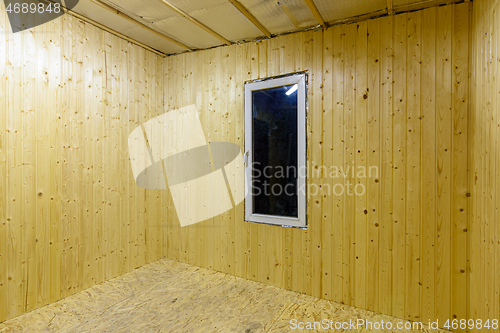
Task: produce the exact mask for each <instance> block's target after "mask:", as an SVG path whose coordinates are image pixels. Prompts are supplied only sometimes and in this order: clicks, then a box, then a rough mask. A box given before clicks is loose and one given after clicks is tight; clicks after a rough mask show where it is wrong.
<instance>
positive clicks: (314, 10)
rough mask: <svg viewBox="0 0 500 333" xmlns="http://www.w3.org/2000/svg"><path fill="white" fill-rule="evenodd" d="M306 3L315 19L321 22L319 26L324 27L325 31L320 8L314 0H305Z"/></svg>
mask: <svg viewBox="0 0 500 333" xmlns="http://www.w3.org/2000/svg"><path fill="white" fill-rule="evenodd" d="M304 2H305V3H306V4H307V7H309V9H310V10H311V12H312V13H313V15H314V17H315V18H316V20H317V21H318V22H319V25H320V26H322V27H323V29H326V24H325V20H323V17H322V16H321V14H320V12H319V10H318V8H317V7H316V5H315V4H314V1H313V0H304Z"/></svg>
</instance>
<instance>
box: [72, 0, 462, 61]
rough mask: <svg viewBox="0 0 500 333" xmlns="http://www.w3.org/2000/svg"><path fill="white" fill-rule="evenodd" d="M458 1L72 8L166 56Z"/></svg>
mask: <svg viewBox="0 0 500 333" xmlns="http://www.w3.org/2000/svg"><path fill="white" fill-rule="evenodd" d="M462 1H464V0H237V1H236V0H80V1H79V3H78V5H77V6H76V7H75V8H73V11H74V12H76V13H77V14H80V15H82V16H84V17H86V18H89V19H91V20H93V21H95V22H97V23H99V24H101V25H103V26H105V27H107V28H109V29H111V30H114V31H115V32H118V33H120V34H122V35H125V36H127V37H129V38H131V39H133V40H135V41H137V42H139V43H142V44H144V45H146V46H149V47H150V48H152V49H155V50H158V51H160V52H161V53H164V54H167V55H169V54H177V53H181V52H185V51H187V50H196V49H205V48H210V47H214V46H218V45H224V44H231V43H238V42H244V41H249V40H254V39H256V38H266V37H269V36H272V35H279V34H283V33H288V32H292V31H298V30H303V29H307V28H312V27H319V26H320V25H323V23H324V25H323V26H324V27H325V26H326V27H327V26H330V25H334V24H337V23H340V22H348V21H349V20H351V21H355V20H356V19H357V20H359V19H361V18H364V17H370V16H373V17H375V16H381V15H387V14H388V13H398V12H404V11H411V10H416V9H422V8H425V7H430V6H434V5H440V4H446V3H454V2H462ZM118 12H119V13H118ZM117 13H118V14H117Z"/></svg>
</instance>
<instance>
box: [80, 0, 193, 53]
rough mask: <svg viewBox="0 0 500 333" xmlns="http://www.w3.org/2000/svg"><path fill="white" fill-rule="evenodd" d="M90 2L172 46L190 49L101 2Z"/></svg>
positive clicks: (95, 0)
mask: <svg viewBox="0 0 500 333" xmlns="http://www.w3.org/2000/svg"><path fill="white" fill-rule="evenodd" d="M90 1H91V2H93V3H95V4H97V5H99V6H101V7H102V8H104V9H106V10H108V11H110V12H112V13H113V14H115V15H117V16H119V17H121V18H123V19H125V20H127V21H129V22H131V23H133V24H135V25H137V26H139V27H141V28H143V29H144V30H146V31H148V32H151V33H153V34H155V35H156V36H158V37H161V38H163V39H164V40H166V41H169V42H170V43H172V44H175V45H177V46H179V47H182V48H183V49H186V50H189V49H190V47H189V46H187V45H186V44H184V43H181V42H179V41H178V40H175V39H173V38H172V37H168V36H166V35H164V34H162V33H160V32H158V31H156V30H154V29H151V28H150V27H148V26H147V25H145V24H144V23H141V22H139V21H137V20H135V19H133V18H132V17H130V16H128V15H127V14H125V13H122V12H120V11H119V10H117V9H115V8H113V7H111V6H110V5H108V4H105V3H104V2H102V1H100V0H90Z"/></svg>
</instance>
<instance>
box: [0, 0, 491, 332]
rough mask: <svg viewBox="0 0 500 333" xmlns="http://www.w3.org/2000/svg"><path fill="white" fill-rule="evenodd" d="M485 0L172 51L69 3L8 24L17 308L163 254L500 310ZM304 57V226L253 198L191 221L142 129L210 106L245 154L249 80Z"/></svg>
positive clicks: (351, 298) (211, 118)
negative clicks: (255, 207)
mask: <svg viewBox="0 0 500 333" xmlns="http://www.w3.org/2000/svg"><path fill="white" fill-rule="evenodd" d="M474 3H475V4H474V6H475V7H477V9H476V10H475V11H474V13H475V14H474V20H473V21H471V8H472V5H471V4H470V3H464V4H458V5H449V6H442V7H439V8H437V7H436V8H429V9H426V10H424V11H416V12H412V13H406V14H399V15H397V16H388V17H382V18H377V19H374V20H370V21H365V22H361V23H356V24H349V25H337V26H335V27H331V28H329V29H328V30H326V31H306V32H301V33H295V34H289V35H285V36H280V37H276V38H273V39H269V40H261V41H258V42H254V43H247V44H242V45H232V46H228V47H220V48H215V49H210V50H205V51H199V52H193V53H187V54H182V55H178V56H173V57H168V58H166V59H163V58H161V57H158V56H156V55H154V54H152V53H151V52H149V51H147V50H144V49H142V48H140V47H138V46H136V45H133V44H130V43H128V42H125V41H123V40H120V39H118V38H117V37H115V36H113V35H111V34H109V33H107V32H104V31H103V30H100V29H98V28H96V27H94V26H92V25H90V24H87V23H84V22H82V21H79V20H77V19H75V18H74V17H72V16H69V15H65V16H63V17H61V18H59V19H57V20H54V21H52V22H49V23H48V24H45V25H42V26H39V27H36V28H34V29H32V30H31V31H30V32H26V33H17V34H12V33H9V32H6V33H4V34H2V36H1V37H0V109H1V111H2V112H0V320H4V319H6V318H11V317H14V316H16V315H19V314H21V313H23V312H26V311H28V310H30V309H33V308H35V307H39V306H42V305H44V304H47V303H48V302H53V301H56V300H58V299H60V298H62V297H65V296H67V295H70V294H72V293H74V292H77V291H79V290H82V289H84V288H87V287H89V286H92V285H94V284H96V283H100V282H102V281H104V280H106V279H109V278H111V277H113V276H116V275H118V274H122V273H124V272H127V271H129V270H131V269H134V268H136V267H138V266H141V265H143V264H145V263H146V262H150V261H153V260H156V259H158V258H161V257H168V258H171V259H175V260H180V261H185V262H189V263H192V264H195V265H199V266H203V267H208V268H212V269H216V270H219V271H222V272H226V273H229V274H232V275H238V276H241V277H244V278H248V279H251V280H255V281H260V282H263V283H266V284H271V285H275V286H279V287H284V288H287V289H291V290H295V291H299V292H304V293H307V294H310V295H314V296H319V297H324V298H327V299H331V300H334V301H338V302H342V303H346V304H351V305H355V306H359V307H363V308H366V309H370V310H374V311H377V312H381V313H385V314H390V315H396V316H400V317H405V318H407V319H410V320H417V321H418V320H422V321H424V322H427V321H428V320H436V319H440V322H441V323H443V322H442V320H443V319H447V318H450V319H453V318H454V317H456V318H458V319H468V318H484V319H487V318H488V317H490V318H493V317H494V316H495V315H497V314H498V307H499V294H498V293H499V290H500V285H499V284H500V278H498V276H497V275H498V274H496V272H497V271H496V269H497V266H498V264H497V263H496V260H497V259H498V256H499V255H500V249H499V247H498V232H499V228H498V226H497V225H498V222H499V220H498V219H499V215H498V212H497V210H498V208H499V207H500V195H498V194H497V191H498V189H499V188H500V174H499V170H500V168H496V167H495V165H497V164H500V153H499V152H498V149H497V147H498V139H499V138H500V136H499V135H500V133H498V132H499V131H500V129H499V122H500V117H499V115H498V111H497V106H498V101H497V99H498V97H497V91H498V89H497V88H495V84H496V80H497V78H496V77H497V76H496V74H497V72H496V71H497V69H498V65H497V61H496V59H498V55H497V54H496V53H495V52H497V48H496V46H497V40H496V34H493V35H492V33H493V32H496V31H495V30H494V29H496V27H497V26H498V24H497V23H496V21H498V17H497V16H498V15H499V14H498V1H486V0H477V1H475V2H474ZM494 9H497V10H496V11H495V10H494ZM7 25H8V19H7V15H6V13H5V9H4V7H3V3H0V28H1V29H2V30H3V31H6V30H7ZM492 36H495V37H492ZM472 41H474V43H473V44H472ZM471 45H472V46H473V48H472V52H471V54H472V58H471V54H470V53H469V50H470V47H471ZM481 50H487V51H488V52H481ZM34 55H35V56H34ZM469 59H471V60H472V62H471V63H472V64H473V66H472V67H471V68H469ZM303 70H307V71H308V72H309V116H308V124H307V133H308V160H309V179H308V181H309V184H311V186H313V187H314V188H311V189H312V191H311V192H310V193H309V197H308V217H309V221H308V229H307V230H300V229H290V228H280V227H276V226H268V225H262V224H254V223H246V222H244V221H243V211H244V209H243V204H242V203H241V204H239V205H238V206H237V207H236V208H235V209H233V210H230V211H228V212H226V213H224V214H221V215H220V216H216V217H213V218H211V219H209V220H207V221H203V222H201V223H198V224H195V225H192V226H188V227H185V228H180V226H179V223H178V221H177V215H176V212H175V207H174V204H173V200H172V197H171V195H170V192H169V191H168V190H166V191H159V190H144V189H141V188H139V187H137V186H136V185H135V182H134V180H133V178H132V172H131V168H130V163H129V161H128V149H127V137H128V134H129V133H130V131H132V130H133V129H135V128H136V127H137V126H140V125H141V124H142V123H144V122H145V121H147V120H149V119H151V118H154V117H156V116H157V115H160V114H162V113H163V112H165V111H169V110H173V109H176V108H179V107H182V106H186V105H190V104H195V105H196V106H197V108H198V110H199V116H200V121H201V123H202V127H203V130H204V133H205V136H206V138H207V141H208V142H216V141H229V142H234V143H237V144H238V145H239V146H240V147H241V148H242V150H243V148H244V147H243V137H244V117H243V116H244V97H243V89H244V81H246V80H251V79H258V78H265V77H269V76H273V75H280V74H285V73H291V72H295V71H303ZM469 71H472V72H473V73H474V75H473V79H474V80H473V81H472V82H473V84H474V85H473V86H472V88H471V89H469V81H468V73H469ZM486 88H489V89H486ZM469 90H470V91H471V94H469ZM470 97H471V98H472V101H473V102H472V103H471V101H470ZM179 130H182V129H179ZM361 166H363V167H365V168H366V169H365V172H366V174H367V176H370V175H371V177H367V178H363V177H359V176H358V174H357V172H354V173H353V172H352V170H353V168H357V167H361ZM325 167H326V168H325ZM330 167H337V168H339V169H340V168H342V170H341V171H340V170H339V173H338V174H337V175H338V177H332V173H331V169H328V168H330ZM347 168H349V170H348V171H347ZM370 168H371V169H370ZM468 170H470V171H469V172H468ZM342 172H343V174H342ZM346 181H349V183H350V184H351V187H350V191H351V192H353V191H354V186H353V185H359V186H361V187H358V189H360V188H364V191H363V193H362V194H360V195H350V194H349V193H348V192H347V191H346V190H347V188H345V185H346ZM469 186H470V190H469ZM339 188H343V189H344V191H343V192H342V193H338V192H339ZM327 190H329V191H330V192H326V191H327ZM469 196H470V197H469ZM471 199H472V200H471ZM184 204H185V205H187V206H188V207H193V209H196V202H189V201H186V202H185V203H184ZM469 236H470V237H469ZM468 265H469V267H468ZM469 269H470V271H468V270H469ZM485 299H486V302H485V301H484V300H485Z"/></svg>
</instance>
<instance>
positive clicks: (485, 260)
mask: <svg viewBox="0 0 500 333" xmlns="http://www.w3.org/2000/svg"><path fill="white" fill-rule="evenodd" d="M472 9H473V10H472V12H473V15H472V22H471V21H470V20H469V21H465V20H462V22H461V24H460V25H456V26H455V30H456V31H458V32H459V33H461V35H462V39H465V38H469V40H470V41H471V43H472V48H471V53H470V55H469V57H470V58H471V64H472V65H471V69H470V70H471V88H470V97H471V103H470V104H469V113H468V114H469V121H468V127H467V128H466V127H465V124H464V122H463V116H460V115H461V114H464V113H465V106H463V105H462V104H461V103H460V102H461V100H462V98H461V97H459V96H463V95H464V94H465V91H464V90H463V89H464V88H463V87H462V86H461V85H462V83H463V74H462V73H461V72H457V71H455V73H454V80H455V81H456V83H455V89H454V93H455V96H454V99H453V102H454V104H455V105H456V106H455V112H454V113H453V117H454V121H456V124H455V127H454V133H453V134H454V142H453V143H455V142H457V144H458V141H462V140H463V138H462V136H459V135H458V134H459V133H464V131H467V135H468V138H469V139H468V158H467V160H468V168H469V186H470V192H469V193H467V195H468V196H470V200H469V203H468V206H466V203H465V202H463V201H456V202H453V203H452V208H453V210H454V214H455V216H454V218H453V221H454V223H455V225H454V228H453V229H452V232H453V238H452V239H454V240H455V239H456V240H458V241H462V242H464V241H466V240H465V239H463V237H461V236H462V235H461V233H460V229H463V228H466V229H468V230H469V234H470V237H469V238H468V241H469V243H468V249H469V251H468V252H467V255H468V262H469V265H470V279H469V289H468V293H467V295H466V296H465V297H467V301H468V302H467V308H465V309H464V308H459V309H458V310H457V311H462V312H467V313H468V315H469V317H471V318H476V319H480V320H482V322H483V323H484V322H486V320H489V323H490V324H491V321H492V320H493V319H498V317H499V312H500V309H499V306H500V278H499V271H500V266H499V264H498V260H499V258H500V245H499V236H500V227H499V223H500V210H499V209H500V194H499V191H500V171H499V170H500V167H499V166H500V150H499V147H500V111H499V105H500V104H499V95H498V94H499V89H500V84H499V79H498V75H499V69H500V67H499V66H498V61H499V59H500V53H499V50H498V46H499V42H500V41H499V33H500V26H499V24H498V22H499V21H498V20H499V19H500V2H499V1H498V0H493V1H484V0H479V1H475V2H474V3H473V8H472ZM467 25H469V29H468V31H469V32H470V34H469V35H468V36H467V35H465V31H464V30H465V28H466V26H467ZM454 52H457V53H458V52H459V53H460V54H461V57H462V58H463V57H464V56H465V50H463V49H462V48H461V47H460V48H459V49H456V50H454ZM454 154H457V155H458V157H459V158H461V160H462V161H463V160H464V158H465V156H464V155H463V152H462V151H460V150H457V149H455V148H454ZM463 163H465V162H463ZM463 172H464V171H463V170H461V169H460V168H459V167H458V165H457V166H456V167H454V170H453V175H454V176H455V177H456V175H458V174H460V173H463ZM453 186H454V187H453V190H454V191H456V192H462V191H463V185H462V184H460V183H457V181H454V183H453ZM467 212H468V213H467ZM466 216H467V217H468V224H466V223H465V219H466ZM457 259H458V258H457ZM457 259H455V260H453V262H452V264H454V265H455V269H454V270H452V273H453V275H452V281H453V286H455V285H456V284H457V283H458V281H459V279H460V276H459V275H458V272H457V270H460V269H462V268H461V267H462V266H463V263H462V262H460V261H457ZM457 296H458V295H457ZM460 296H462V295H460ZM457 301H458V299H457ZM453 304H455V302H453ZM453 304H452V307H453ZM474 331H477V332H483V331H485V332H486V331H487V329H486V328H485V327H484V326H483V328H482V329H476V330H474ZM497 331H498V329H497Z"/></svg>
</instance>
